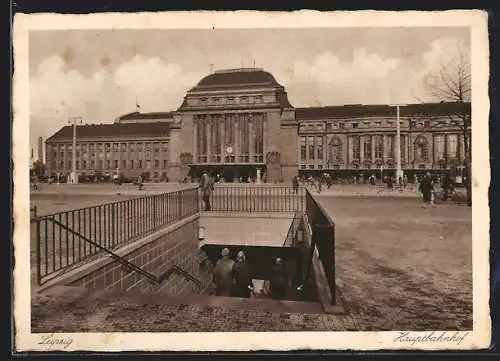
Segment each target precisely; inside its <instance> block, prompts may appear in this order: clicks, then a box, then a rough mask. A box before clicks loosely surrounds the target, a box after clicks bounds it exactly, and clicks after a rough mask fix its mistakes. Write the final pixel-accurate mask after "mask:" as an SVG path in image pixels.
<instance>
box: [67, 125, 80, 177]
mask: <svg viewBox="0 0 500 361" xmlns="http://www.w3.org/2000/svg"><path fill="white" fill-rule="evenodd" d="M68 122H69V123H73V146H72V152H71V155H72V162H71V163H72V164H71V176H70V178H71V184H77V183H78V174H77V173H76V124H77V122H80V124H81V123H82V117H80V116H78V117H70V118H69V119H68Z"/></svg>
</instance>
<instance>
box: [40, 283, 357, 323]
mask: <svg viewBox="0 0 500 361" xmlns="http://www.w3.org/2000/svg"><path fill="white" fill-rule="evenodd" d="M357 327H358V326H357V324H356V322H355V321H354V320H353V319H352V317H350V316H349V315H345V314H343V315H340V314H337V315H327V314H324V313H323V310H322V307H321V305H320V304H319V303H317V302H297V301H277V300H272V299H261V298H250V299H243V298H235V297H218V296H209V295H187V296H179V297H174V296H166V295H162V294H154V293H144V292H125V291H117V290H90V289H85V288H81V287H68V286H55V287H53V288H51V289H48V290H46V291H45V292H43V293H41V294H38V295H35V297H34V298H33V308H32V332H85V331H87V332H89V331H92V332H156V331H158V332H187V331H191V332H192V331H194V330H196V331H205V332H210V331H283V330H287V331H306V330H318V331H319V330H325V331H326V330H355V329H356V328H357Z"/></svg>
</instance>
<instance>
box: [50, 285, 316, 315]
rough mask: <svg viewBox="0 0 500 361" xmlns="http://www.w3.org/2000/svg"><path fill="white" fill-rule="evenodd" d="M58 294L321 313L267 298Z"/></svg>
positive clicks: (111, 292)
mask: <svg viewBox="0 0 500 361" xmlns="http://www.w3.org/2000/svg"><path fill="white" fill-rule="evenodd" d="M56 293H57V294H58V296H59V295H61V294H62V293H66V294H68V296H69V294H73V296H74V295H75V294H79V295H81V296H83V297H86V298H87V299H89V300H91V299H99V300H100V301H104V302H106V303H112V302H116V303H124V304H125V303H132V304H155V305H187V306H193V307H200V308H204V307H210V308H231V309H238V310H260V311H268V312H273V313H313V314H321V313H324V312H323V309H322V307H321V304H320V303H317V302H300V301H286V300H284V301H280V300H273V299H268V298H239V297H222V296H209V295H187V296H166V295H164V294H156V293H146V292H138V291H128V292H126V291H118V290H85V289H81V290H80V291H79V292H75V287H68V288H64V289H60V290H58V292H56Z"/></svg>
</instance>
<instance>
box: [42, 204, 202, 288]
mask: <svg viewBox="0 0 500 361" xmlns="http://www.w3.org/2000/svg"><path fill="white" fill-rule="evenodd" d="M198 226H199V214H196V215H194V216H191V217H188V218H186V219H184V220H181V221H179V222H177V223H175V224H173V225H171V226H168V227H165V228H164V229H162V230H160V231H157V232H155V233H154V234H151V235H148V236H146V237H144V238H142V239H140V240H138V241H136V242H134V243H133V244H129V245H127V246H124V247H122V248H120V249H118V250H115V253H116V254H118V255H120V256H121V257H123V258H125V259H127V260H128V261H129V262H132V263H133V264H135V265H136V266H139V267H141V268H143V269H145V270H147V271H148V272H150V273H151V274H153V275H156V276H159V275H160V274H162V273H163V272H165V271H166V270H168V269H169V268H171V267H172V266H174V265H177V266H179V267H181V268H182V269H183V270H185V271H186V272H188V273H190V274H191V275H192V276H194V277H195V278H197V279H199V280H201V281H202V282H203V284H204V286H203V287H202V288H201V289H200V287H199V286H197V285H196V284H195V283H193V282H192V281H189V280H187V279H186V278H185V277H184V276H182V275H178V274H175V273H174V274H172V275H171V276H170V277H169V278H168V279H167V280H165V281H164V282H163V283H162V284H160V285H157V284H154V283H151V282H150V281H149V280H148V279H146V278H145V277H144V276H142V275H140V274H138V273H137V272H134V271H130V270H127V269H126V268H125V267H124V266H123V265H122V264H121V263H119V262H118V261H115V260H114V259H113V258H111V256H109V255H103V257H101V258H99V259H97V260H95V261H93V262H91V263H88V264H85V265H82V267H79V268H78V269H75V270H73V271H71V272H70V273H68V274H65V275H64V276H62V277H60V278H59V279H57V280H54V281H53V282H52V283H57V284H64V285H67V286H80V287H86V288H90V289H115V290H122V291H140V292H153V293H162V294H168V295H172V296H181V295H188V294H193V293H201V292H203V291H204V289H205V288H207V287H209V284H210V283H211V276H210V275H209V274H207V273H206V272H204V271H203V270H202V269H200V261H201V259H202V257H200V250H199V247H198ZM49 286H50V285H48V287H49Z"/></svg>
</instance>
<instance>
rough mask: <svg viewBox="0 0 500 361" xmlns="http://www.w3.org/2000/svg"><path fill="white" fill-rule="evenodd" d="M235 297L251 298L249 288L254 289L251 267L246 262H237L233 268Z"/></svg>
mask: <svg viewBox="0 0 500 361" xmlns="http://www.w3.org/2000/svg"><path fill="white" fill-rule="evenodd" d="M232 275H233V279H234V285H233V295H234V296H235V297H245V298H248V297H250V294H251V291H250V289H249V288H248V287H249V286H250V287H253V282H252V275H251V271H250V267H249V266H248V264H247V263H246V262H236V263H235V264H234V266H233V272H232Z"/></svg>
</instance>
